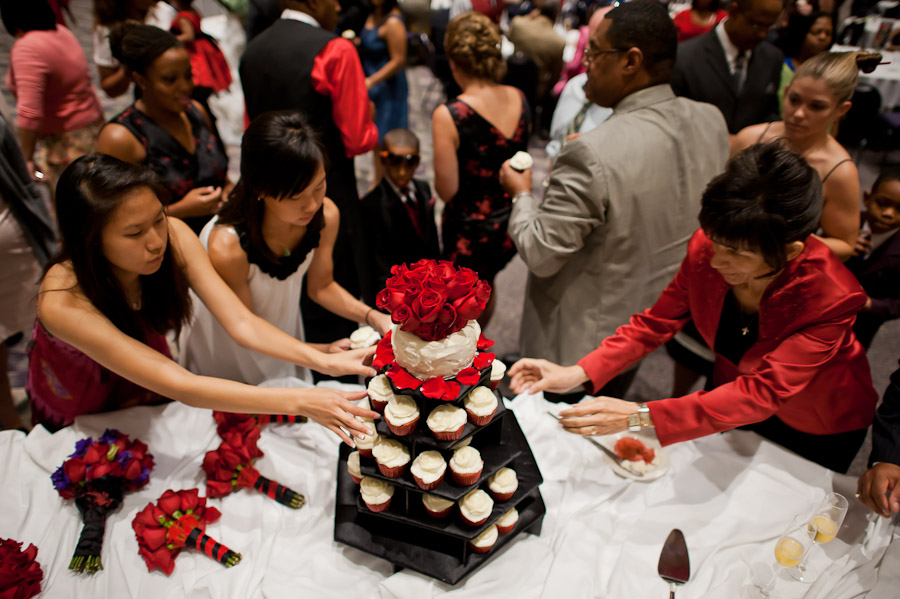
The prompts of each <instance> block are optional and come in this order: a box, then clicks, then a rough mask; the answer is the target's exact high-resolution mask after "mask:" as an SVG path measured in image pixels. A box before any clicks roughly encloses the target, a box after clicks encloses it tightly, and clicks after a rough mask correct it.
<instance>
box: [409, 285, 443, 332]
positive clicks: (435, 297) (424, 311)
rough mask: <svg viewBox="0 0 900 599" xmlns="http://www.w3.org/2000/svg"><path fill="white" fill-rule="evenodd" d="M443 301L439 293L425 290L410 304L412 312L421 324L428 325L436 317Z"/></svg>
mask: <svg viewBox="0 0 900 599" xmlns="http://www.w3.org/2000/svg"><path fill="white" fill-rule="evenodd" d="M443 303H444V300H443V298H442V297H441V295H440V294H439V293H437V292H436V291H433V290H431V289H426V290H425V291H423V292H422V293H420V294H419V297H417V298H416V299H415V300H413V303H412V312H413V314H414V315H415V316H416V318H418V319H419V322H421V323H423V324H430V323H432V322H434V321H435V319H437V317H438V313H439V312H440V311H441V306H442V305H443Z"/></svg>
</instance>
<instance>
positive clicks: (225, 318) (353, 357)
mask: <svg viewBox="0 0 900 599" xmlns="http://www.w3.org/2000/svg"><path fill="white" fill-rule="evenodd" d="M169 241H170V243H171V244H172V246H173V247H172V249H173V250H174V251H175V255H176V257H177V259H178V263H179V266H180V267H181V268H182V270H184V274H185V276H186V277H187V280H188V283H189V284H190V286H191V289H193V290H194V293H196V294H197V295H198V296H199V297H200V300H201V301H202V302H203V303H204V304H205V305H206V307H207V308H208V309H209V311H210V312H212V314H213V316H215V318H216V320H218V321H219V323H220V324H221V325H222V327H223V328H224V329H225V331H226V332H228V334H229V335H230V336H231V337H232V339H234V340H235V341H236V342H237V343H238V345H240V346H241V347H245V348H247V349H251V350H254V351H258V352H260V353H262V354H265V355H267V356H270V357H272V358H275V359H276V360H283V361H285V362H291V363H293V364H299V365H301V366H306V367H308V368H312V369H313V370H316V371H318V372H321V373H323V374H328V375H332V376H339V375H345V374H358V375H362V376H375V371H374V370H373V369H372V368H370V367H367V366H364V365H363V364H362V361H363V360H364V359H366V358H368V357H369V356H370V355H372V353H374V348H367V349H363V350H351V351H348V352H342V353H335V354H325V353H322V352H320V351H318V350H316V349H315V348H313V347H310V346H309V345H308V344H306V343H303V342H301V341H298V340H297V339H294V338H293V337H291V336H290V335H288V334H287V333H285V332H284V331H282V330H281V329H279V328H278V327H276V326H274V325H272V324H271V323H269V322H267V321H266V320H264V319H262V318H260V317H259V316H256V315H255V314H253V312H251V311H250V310H248V309H247V306H246V305H244V304H243V303H242V302H241V300H240V299H239V298H238V297H237V296H236V295H235V294H234V292H233V291H232V290H231V288H230V287H229V286H228V285H226V284H225V281H223V280H222V278H221V277H220V276H219V275H218V273H216V271H215V269H214V268H213V266H212V263H211V262H210V260H209V255H208V254H207V253H206V250H204V249H203V246H202V245H201V244H200V240H199V239H197V236H196V235H194V232H193V231H191V230H190V228H189V227H188V226H187V225H186V224H184V223H183V222H182V221H180V220H178V219H174V218H173V219H169Z"/></svg>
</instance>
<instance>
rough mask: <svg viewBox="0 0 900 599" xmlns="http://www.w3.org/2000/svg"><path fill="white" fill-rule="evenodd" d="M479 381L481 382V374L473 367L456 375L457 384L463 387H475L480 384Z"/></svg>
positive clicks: (464, 369)
mask: <svg viewBox="0 0 900 599" xmlns="http://www.w3.org/2000/svg"><path fill="white" fill-rule="evenodd" d="M479 380H481V373H480V372H479V371H478V370H476V369H475V368H472V367H471V366H470V367H468V368H463V369H462V370H460V371H459V373H458V374H457V375H456V382H458V383H460V384H462V385H474V384H476V383H478V381H479Z"/></svg>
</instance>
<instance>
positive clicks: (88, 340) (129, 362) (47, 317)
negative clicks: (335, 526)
mask: <svg viewBox="0 0 900 599" xmlns="http://www.w3.org/2000/svg"><path fill="white" fill-rule="evenodd" d="M60 269H62V267H61V266H57V267H54V269H53V270H51V272H50V273H48V275H47V276H46V277H45V279H44V284H43V285H42V286H41V295H40V297H39V299H38V315H39V317H40V319H41V322H42V323H43V325H44V327H45V328H46V329H47V330H48V331H49V332H50V334H52V335H53V336H55V337H57V338H59V339H61V340H63V341H65V342H66V343H68V344H70V345H72V346H74V347H75V348H77V349H78V350H79V351H81V352H83V353H84V354H85V355H87V356H88V357H90V358H91V359H93V360H95V361H96V362H97V363H99V364H100V365H101V366H103V367H105V368H108V369H109V370H111V371H113V372H115V373H116V374H118V375H120V376H122V377H124V378H126V379H128V380H130V381H132V382H134V383H135V384H137V385H140V386H141V387H144V388H146V389H149V390H150V391H153V392H155V393H158V394H159V395H162V396H163V397H168V398H171V399H174V400H176V401H180V402H182V403H185V404H187V405H190V406H194V407H199V408H208V409H216V410H223V411H226V412H250V413H254V414H301V415H305V416H308V417H309V418H312V419H313V420H315V421H316V422H318V423H319V424H321V425H322V426H325V427H326V428H328V429H330V430H332V431H333V432H334V433H335V434H337V435H338V436H339V437H341V439H343V440H344V442H346V443H348V444H350V445H353V442H352V440H351V439H350V438H349V437H348V436H347V435H346V434H345V433H344V432H343V431H341V428H344V429H346V430H349V431H351V432H354V433H356V434H357V435H360V434H364V433H366V429H367V427H366V426H365V425H363V423H361V422H360V421H358V420H357V419H356V418H355V417H354V416H362V417H365V418H373V417H375V414H374V413H373V412H371V411H369V410H363V409H362V408H359V407H357V406H356V405H355V404H353V403H352V400H357V399H361V398H362V397H363V396H364V395H365V394H364V393H341V392H335V391H330V390H326V389H276V388H263V387H254V386H252V385H245V384H243V383H237V382H234V381H227V380H222V379H216V378H212V377H205V376H198V375H194V374H192V373H190V372H188V371H187V370H185V369H184V368H182V367H180V366H179V365H178V364H177V363H175V362H174V361H172V360H171V359H169V358H167V357H166V356H164V355H162V354H160V353H159V352H157V351H155V350H154V349H152V348H150V347H149V346H147V345H146V344H144V343H141V342H140V341H137V340H136V339H133V338H132V337H129V336H128V335H125V334H124V333H122V332H121V331H120V330H119V329H117V328H116V327H115V326H114V325H113V324H112V323H111V322H110V321H109V319H108V318H106V317H105V316H104V315H103V314H101V313H100V312H98V311H97V309H96V308H95V307H94V306H93V304H91V303H90V301H88V300H87V299H86V298H85V297H84V296H82V295H80V294H79V293H77V292H76V291H73V290H72V283H71V280H72V279H73V278H74V277H72V276H71V275H69V276H58V275H59V273H60ZM64 279H69V281H68V282H64V281H63V280H64Z"/></svg>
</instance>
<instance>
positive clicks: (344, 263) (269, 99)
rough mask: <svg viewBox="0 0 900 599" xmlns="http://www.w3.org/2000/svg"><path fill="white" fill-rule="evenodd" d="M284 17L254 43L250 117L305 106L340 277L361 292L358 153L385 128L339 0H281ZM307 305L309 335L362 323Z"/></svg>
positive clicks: (247, 82) (325, 335) (321, 338)
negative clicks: (318, 147) (333, 223)
mask: <svg viewBox="0 0 900 599" xmlns="http://www.w3.org/2000/svg"><path fill="white" fill-rule="evenodd" d="M280 4H281V6H282V7H283V8H284V10H283V12H282V13H281V18H280V19H278V20H277V21H276V22H275V23H273V24H272V25H271V26H270V27H268V28H267V29H266V30H265V31H263V32H262V33H260V34H259V35H257V36H256V37H255V38H253V40H252V41H251V42H250V43H249V44H248V45H247V51H246V52H245V53H244V56H243V58H242V59H241V65H240V74H241V84H242V86H243V88H244V99H245V101H246V106H247V114H248V115H249V117H250V118H251V119H253V118H255V117H256V116H258V115H260V114H262V113H263V112H268V111H270V110H290V109H293V110H300V111H301V112H303V113H304V115H305V116H306V120H307V121H308V122H309V124H310V125H311V126H312V127H314V128H316V129H317V130H318V132H319V135H320V139H321V140H322V143H323V145H324V146H325V151H326V153H327V154H328V162H329V165H328V175H327V178H326V184H327V186H328V191H327V194H328V197H329V198H331V199H332V200H333V201H334V203H335V204H337V207H338V209H340V211H341V224H340V229H339V230H338V238H337V241H336V242H335V246H334V254H333V258H334V279H335V281H337V282H338V283H339V284H340V285H341V286H342V287H344V289H346V290H347V291H348V292H350V294H351V295H353V296H358V295H359V294H360V291H361V290H360V275H361V273H362V272H363V270H364V269H365V264H366V259H365V251H366V250H365V247H364V243H363V234H362V231H361V223H360V221H359V219H360V211H359V195H358V192H357V190H356V173H355V170H354V168H353V157H354V156H356V155H358V154H363V153H365V152H368V151H369V150H371V149H372V148H374V147H375V145H376V144H377V143H378V130H377V129H376V127H375V123H374V122H373V121H372V112H371V107H370V103H369V96H368V92H367V91H366V85H365V75H363V70H362V64H360V61H359V55H358V54H357V52H356V48H354V47H353V44H351V43H350V42H349V41H347V40H345V39H342V38H340V37H337V36H336V35H334V33H333V31H334V29H335V27H336V26H337V21H338V11H339V10H340V5H339V4H338V2H337V0H302V1H298V0H280ZM301 311H302V314H303V323H304V328H305V332H306V339H307V341H311V342H315V343H326V342H330V341H333V340H334V339H335V337H347V336H349V335H350V333H351V332H353V330H354V329H355V328H356V324H355V323H351V322H349V321H347V320H344V319H342V318H340V317H338V316H335V315H333V314H331V313H330V312H328V311H327V310H325V309H324V308H322V307H320V306H319V305H318V304H316V303H315V302H313V301H311V300H309V298H308V297H307V296H306V293H304V294H303V299H302V300H301Z"/></svg>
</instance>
